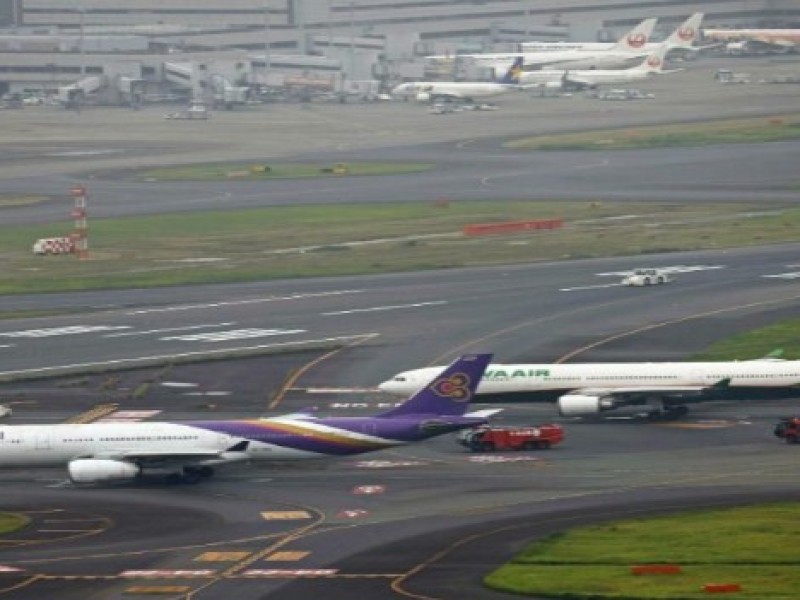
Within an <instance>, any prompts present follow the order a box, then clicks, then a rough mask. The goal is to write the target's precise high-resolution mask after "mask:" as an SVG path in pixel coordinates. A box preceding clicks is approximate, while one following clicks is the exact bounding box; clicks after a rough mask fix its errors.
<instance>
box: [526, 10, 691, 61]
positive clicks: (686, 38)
mask: <svg viewBox="0 0 800 600" xmlns="http://www.w3.org/2000/svg"><path fill="white" fill-rule="evenodd" d="M703 16H704V15H703V13H700V12H698V13H694V14H693V15H691V16H690V17H689V18H688V19H686V20H685V21H684V22H683V23H681V24H680V25H679V26H678V27H677V29H675V30H674V31H673V32H672V33H671V34H670V35H669V37H668V38H667V39H665V40H664V41H663V42H647V43H646V44H645V45H644V46H643V47H642V48H641V50H642V51H646V52H652V51H653V50H656V49H657V48H659V47H660V46H661V45H662V44H667V54H669V52H670V51H672V50H676V51H680V52H683V53H690V54H696V53H698V52H700V51H701V50H702V49H703V48H702V47H700V48H698V47H695V46H694V45H693V44H694V41H695V39H696V38H697V37H698V34H699V33H700V24H701V23H702V22H703ZM614 45H615V42H522V43H521V44H520V50H521V51H522V53H523V54H524V53H528V52H531V53H533V52H557V51H560V50H580V51H583V52H597V51H604V50H610V49H612V48H613V47H614Z"/></svg>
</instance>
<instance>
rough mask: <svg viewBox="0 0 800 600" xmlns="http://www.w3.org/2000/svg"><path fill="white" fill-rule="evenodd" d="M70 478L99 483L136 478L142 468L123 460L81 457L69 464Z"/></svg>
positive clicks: (75, 480) (82, 481)
mask: <svg viewBox="0 0 800 600" xmlns="http://www.w3.org/2000/svg"><path fill="white" fill-rule="evenodd" d="M67 470H68V472H69V478H70V479H71V480H72V481H73V482H75V483H98V482H102V481H123V480H125V479H134V478H135V477H136V476H137V475H139V473H141V471H142V469H141V468H140V467H139V465H135V464H133V463H129V462H124V461H121V460H108V459H94V458H79V459H77V460H73V461H70V463H69V464H68V465H67Z"/></svg>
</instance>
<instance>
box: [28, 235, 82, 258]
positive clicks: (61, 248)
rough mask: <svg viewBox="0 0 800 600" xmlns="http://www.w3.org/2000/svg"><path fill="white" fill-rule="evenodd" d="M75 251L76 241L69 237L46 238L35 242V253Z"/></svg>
mask: <svg viewBox="0 0 800 600" xmlns="http://www.w3.org/2000/svg"><path fill="white" fill-rule="evenodd" d="M74 251H75V243H74V242H73V241H72V240H71V239H69V238H45V239H41V240H36V242H35V243H34V244H33V252H34V254H70V253H71V252H74Z"/></svg>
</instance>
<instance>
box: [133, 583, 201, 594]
mask: <svg viewBox="0 0 800 600" xmlns="http://www.w3.org/2000/svg"><path fill="white" fill-rule="evenodd" d="M191 589H192V588H191V587H189V586H188V585H134V586H133V587H129V588H128V589H127V590H125V591H124V592H123V593H125V594H141V595H144V594H185V593H187V592H188V591H189V590H191Z"/></svg>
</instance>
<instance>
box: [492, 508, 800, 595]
mask: <svg viewBox="0 0 800 600" xmlns="http://www.w3.org/2000/svg"><path fill="white" fill-rule="evenodd" d="M798 535H800V504H796V503H775V504H763V505H755V506H745V507H735V508H723V509H708V510H696V511H687V512H682V513H678V514H674V515H667V516H662V517H655V518H641V519H626V520H620V521H614V522H609V523H604V524H600V525H591V526H586V527H576V528H573V529H570V530H567V531H565V532H563V533H559V534H555V535H552V536H549V537H548V538H546V539H544V540H542V541H540V542H536V543H534V544H531V545H530V546H528V547H527V548H525V549H524V550H523V551H522V552H520V553H519V554H518V555H517V556H515V557H514V559H513V560H512V561H511V562H510V563H509V564H506V565H504V566H502V567H500V568H499V569H498V570H496V571H494V572H493V573H491V574H489V575H488V576H487V577H486V579H485V582H486V584H487V585H488V586H489V587H492V588H494V589H498V590H503V591H510V592H514V593H518V594H526V595H531V596H545V597H554V598H616V599H622V598H625V599H642V600H645V599H650V598H664V599H666V598H670V599H689V598H704V597H708V593H707V592H704V591H703V590H702V586H703V585H705V584H708V583H736V584H739V585H741V586H742V591H741V592H738V593H736V594H735V596H732V597H736V598H748V599H750V598H764V599H772V598H776V599H778V598H780V599H783V598H797V597H798V594H797V589H798V586H800V546H798V544H796V543H795V541H796V539H797V536H798ZM649 563H656V564H660V563H668V564H678V565H680V566H681V568H682V572H681V573H679V574H673V575H633V574H632V573H631V570H630V567H631V566H633V565H641V564H649Z"/></svg>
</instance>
